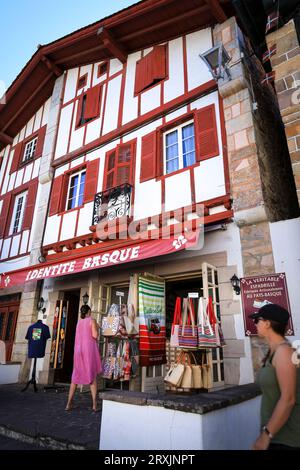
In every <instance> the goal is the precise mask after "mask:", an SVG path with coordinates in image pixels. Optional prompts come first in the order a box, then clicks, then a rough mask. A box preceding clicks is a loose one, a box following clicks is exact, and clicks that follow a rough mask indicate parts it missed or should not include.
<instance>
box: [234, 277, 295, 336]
mask: <svg viewBox="0 0 300 470" xmlns="http://www.w3.org/2000/svg"><path fill="white" fill-rule="evenodd" d="M241 296H242V304H243V313H244V325H245V334H246V336H251V335H256V334H257V330H256V326H255V324H254V322H253V320H251V318H249V315H251V314H252V313H255V312H257V311H258V310H259V308H260V307H263V305H265V304H267V303H272V304H278V305H280V306H281V307H284V308H285V309H286V310H287V311H288V312H289V313H290V315H291V309H290V303H289V296H288V289H287V284H286V275H285V273H279V274H266V275H264V276H251V277H243V278H241ZM286 335H287V336H292V335H294V329H293V323H292V317H291V318H290V320H289V324H288V329H287V332H286Z"/></svg>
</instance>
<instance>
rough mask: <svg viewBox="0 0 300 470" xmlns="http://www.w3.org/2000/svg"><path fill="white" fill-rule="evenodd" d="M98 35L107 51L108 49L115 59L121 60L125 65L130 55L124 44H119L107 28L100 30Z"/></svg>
mask: <svg viewBox="0 0 300 470" xmlns="http://www.w3.org/2000/svg"><path fill="white" fill-rule="evenodd" d="M97 34H98V36H99V37H100V39H101V40H102V41H103V44H104V46H105V47H106V49H108V50H109V51H110V52H111V53H112V54H113V56H114V57H116V58H117V59H119V60H120V61H121V62H122V64H125V62H126V60H127V55H128V54H127V52H126V50H125V48H124V47H123V46H122V44H120V43H118V42H117V41H116V40H115V39H114V38H113V36H112V35H111V33H110V32H109V31H107V30H106V29H105V28H103V26H101V28H99V29H98V33H97Z"/></svg>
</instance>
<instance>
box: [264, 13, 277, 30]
mask: <svg viewBox="0 0 300 470" xmlns="http://www.w3.org/2000/svg"><path fill="white" fill-rule="evenodd" d="M278 22H279V12H278V11H273V12H272V13H270V14H269V16H268V18H267V24H266V34H267V33H269V32H270V31H272V29H274V28H276V27H277V26H278Z"/></svg>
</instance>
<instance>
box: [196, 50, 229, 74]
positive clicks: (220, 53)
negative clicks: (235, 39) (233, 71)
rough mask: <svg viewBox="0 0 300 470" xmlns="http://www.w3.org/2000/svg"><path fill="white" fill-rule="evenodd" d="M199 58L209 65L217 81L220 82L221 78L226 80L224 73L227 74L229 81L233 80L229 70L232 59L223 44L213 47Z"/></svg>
mask: <svg viewBox="0 0 300 470" xmlns="http://www.w3.org/2000/svg"><path fill="white" fill-rule="evenodd" d="M199 57H200V58H201V59H202V60H203V61H204V63H205V64H206V65H207V67H208V69H209V71H210V73H211V74H212V76H213V78H214V79H215V80H219V78H223V79H224V72H226V74H227V76H228V78H229V80H231V75H230V72H229V68H228V63H229V62H230V60H231V57H230V56H229V55H228V53H227V51H226V49H225V47H224V46H223V44H222V43H221V44H219V45H218V46H215V47H212V48H211V49H209V50H208V51H206V52H204V53H203V54H199Z"/></svg>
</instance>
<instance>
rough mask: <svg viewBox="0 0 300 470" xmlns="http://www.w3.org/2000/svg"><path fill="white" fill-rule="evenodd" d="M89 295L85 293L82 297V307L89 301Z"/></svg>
mask: <svg viewBox="0 0 300 470" xmlns="http://www.w3.org/2000/svg"><path fill="white" fill-rule="evenodd" d="M89 298H90V297H89V294H88V293H87V292H86V293H85V294H84V295H83V296H82V302H83V305H86V304H87V303H88V301H89Z"/></svg>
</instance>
